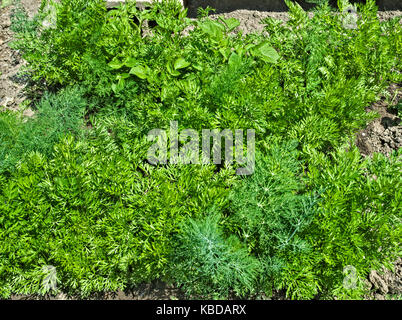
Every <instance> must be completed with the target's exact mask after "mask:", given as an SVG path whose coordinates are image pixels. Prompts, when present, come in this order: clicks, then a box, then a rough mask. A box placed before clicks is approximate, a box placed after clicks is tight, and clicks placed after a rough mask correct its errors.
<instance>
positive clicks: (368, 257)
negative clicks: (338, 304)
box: [308, 148, 402, 298]
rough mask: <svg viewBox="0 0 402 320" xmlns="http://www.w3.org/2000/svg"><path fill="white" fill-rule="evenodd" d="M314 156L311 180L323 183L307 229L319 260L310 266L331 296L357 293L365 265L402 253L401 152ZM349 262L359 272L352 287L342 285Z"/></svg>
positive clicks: (376, 265) (384, 261)
mask: <svg viewBox="0 0 402 320" xmlns="http://www.w3.org/2000/svg"><path fill="white" fill-rule="evenodd" d="M312 159H313V160H312V164H311V166H310V167H309V178H310V185H311V186H313V187H315V188H317V187H320V188H321V187H322V188H325V193H323V194H322V201H320V202H319V210H318V214H317V215H316V216H315V219H314V220H313V222H312V225H311V226H310V228H309V232H308V237H309V239H310V242H311V244H312V245H313V248H314V252H315V254H316V261H315V264H316V265H317V266H318V265H319V266H320V268H316V269H315V270H314V272H315V273H316V274H317V276H319V278H320V280H321V282H322V284H323V285H324V284H325V290H324V292H325V293H327V294H328V295H329V296H334V295H335V296H338V297H339V298H345V297H351V298H356V297H361V295H362V293H363V292H364V287H363V280H364V278H365V277H366V276H367V275H368V273H369V271H370V270H371V269H377V270H378V269H380V266H381V264H385V265H386V266H388V267H389V266H390V264H391V262H392V261H393V260H392V259H395V256H398V255H400V253H401V252H400V239H401V236H402V234H401V232H402V228H401V218H402V201H401V200H402V192H401V190H402V189H401V183H402V182H401V179H400V174H401V170H402V161H401V160H402V157H401V152H400V151H399V152H398V153H396V152H395V153H394V154H393V155H392V156H391V157H390V158H387V157H386V156H384V155H381V154H376V155H374V156H373V158H368V159H365V160H363V161H362V160H361V157H360V154H359V152H358V150H357V148H353V149H352V150H349V151H346V150H345V149H344V148H343V149H340V150H337V152H336V153H335V152H334V153H332V154H331V156H328V157H323V156H318V155H315V156H313V157H312ZM348 265H350V266H353V267H354V268H355V269H356V273H357V276H358V281H357V283H356V289H355V290H346V289H345V288H344V287H343V279H344V277H345V276H344V275H343V274H342V271H343V270H344V268H345V267H346V266H348Z"/></svg>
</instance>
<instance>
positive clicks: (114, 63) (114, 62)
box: [108, 59, 124, 70]
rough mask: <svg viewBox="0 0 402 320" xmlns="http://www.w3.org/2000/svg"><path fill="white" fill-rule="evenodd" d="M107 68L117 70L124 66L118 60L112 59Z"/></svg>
mask: <svg viewBox="0 0 402 320" xmlns="http://www.w3.org/2000/svg"><path fill="white" fill-rule="evenodd" d="M108 66H109V67H111V68H112V69H115V70H117V69H120V68H121V67H123V66H124V64H123V63H122V62H121V61H119V60H118V59H113V60H112V61H110V62H109V64H108Z"/></svg>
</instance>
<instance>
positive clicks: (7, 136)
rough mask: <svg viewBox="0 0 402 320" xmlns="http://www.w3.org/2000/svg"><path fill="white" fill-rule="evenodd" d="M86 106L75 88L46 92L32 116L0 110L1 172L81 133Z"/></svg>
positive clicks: (48, 154) (85, 102)
mask: <svg viewBox="0 0 402 320" xmlns="http://www.w3.org/2000/svg"><path fill="white" fill-rule="evenodd" d="M87 105H88V104H87V101H86V100H85V99H84V98H83V97H82V95H81V92H80V91H79V90H78V89H74V88H73V89H65V90H62V91H60V92H59V93H58V94H56V95H55V94H45V95H44V97H43V98H42V100H41V101H40V102H39V104H38V105H37V110H36V112H35V115H34V116H33V117H32V118H28V119H25V120H24V119H22V118H20V117H18V115H17V114H15V113H10V112H5V113H0V172H1V171H6V170H12V169H13V167H14V165H15V164H16V163H17V162H19V161H21V160H22V159H23V158H24V155H25V154H27V153H29V152H32V151H37V152H40V153H42V154H43V155H46V156H50V155H51V153H52V151H53V145H54V144H55V143H57V142H58V141H59V140H60V139H61V138H62V137H63V136H64V135H66V134H68V133H71V134H73V135H76V136H79V135H81V134H82V132H83V125H84V124H83V117H84V113H85V108H86V107H87Z"/></svg>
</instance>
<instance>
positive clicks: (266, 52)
mask: <svg viewBox="0 0 402 320" xmlns="http://www.w3.org/2000/svg"><path fill="white" fill-rule="evenodd" d="M253 53H254V55H255V56H257V57H259V58H261V59H262V60H264V61H266V62H270V63H276V62H277V61H278V59H279V54H278V52H276V50H275V49H274V48H272V47H271V46H270V45H269V43H268V42H267V41H264V42H262V43H260V44H259V45H257V46H255V47H254V49H253Z"/></svg>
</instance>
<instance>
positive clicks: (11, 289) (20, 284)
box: [0, 124, 233, 297]
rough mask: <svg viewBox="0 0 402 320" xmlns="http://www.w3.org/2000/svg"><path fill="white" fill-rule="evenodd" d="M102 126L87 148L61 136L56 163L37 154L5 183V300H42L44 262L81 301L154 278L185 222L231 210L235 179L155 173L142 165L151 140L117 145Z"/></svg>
mask: <svg viewBox="0 0 402 320" xmlns="http://www.w3.org/2000/svg"><path fill="white" fill-rule="evenodd" d="M97 127H98V128H97V129H96V133H93V134H92V135H91V137H90V138H88V140H86V141H81V142H78V141H75V140H74V139H73V138H72V137H71V136H70V137H66V138H64V139H63V140H62V142H61V143H59V144H57V145H56V147H55V152H54V156H53V159H52V160H50V161H49V160H46V159H45V158H44V157H43V156H42V155H41V154H39V153H37V152H36V153H30V154H29V156H28V157H27V159H26V161H25V162H24V163H22V164H21V165H20V167H19V168H18V169H17V170H16V171H15V172H14V173H12V174H11V176H10V177H9V178H5V177H4V176H2V179H1V180H0V190H1V191H0V211H1V212H2V215H1V217H0V256H1V259H0V287H1V288H2V289H1V296H3V297H7V296H9V295H10V294H11V293H21V294H22V293H25V294H32V293H40V294H43V293H44V288H43V287H42V282H41V281H40V279H41V278H40V277H38V274H40V271H41V270H42V268H43V266H46V265H51V266H54V267H55V268H56V270H57V278H58V279H59V283H58V288H59V290H62V291H64V292H68V293H71V294H80V295H82V296H88V295H89V294H91V293H94V292H99V291H114V290H117V289H118V288H121V289H124V288H125V287H127V286H129V285H134V284H138V283H140V282H142V281H151V280H153V279H157V278H158V277H161V276H163V275H164V273H165V270H166V266H167V263H168V260H167V259H168V256H169V255H170V253H171V247H172V245H173V243H172V240H171V239H172V237H173V236H174V234H176V233H177V232H178V230H179V225H180V223H181V222H182V221H183V220H184V219H185V218H186V217H190V216H195V215H200V214H203V213H204V212H205V210H207V208H208V207H209V206H210V205H211V204H213V203H215V204H216V205H217V206H218V207H221V206H225V205H226V202H227V200H226V199H227V193H228V187H230V185H231V184H232V180H233V173H232V172H229V171H222V172H220V173H219V174H215V173H214V167H213V166H184V167H165V168H155V167H152V166H150V165H149V164H147V163H146V162H144V160H143V159H144V157H145V155H144V152H145V153H146V150H147V148H146V143H145V142H141V141H135V142H134V143H132V144H131V145H127V144H124V145H123V146H119V144H118V143H116V141H115V139H114V137H113V134H112V135H110V133H109V128H107V127H105V126H102V125H100V124H99V125H98V126H97ZM144 150H145V151H144Z"/></svg>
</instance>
